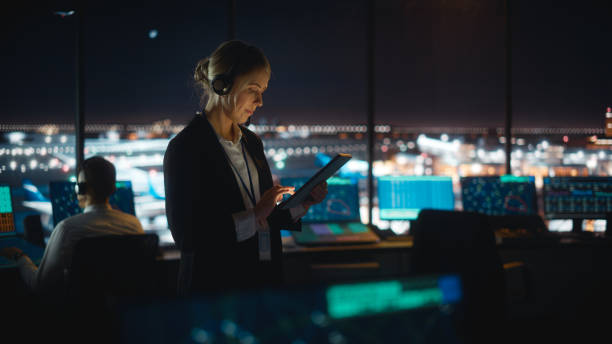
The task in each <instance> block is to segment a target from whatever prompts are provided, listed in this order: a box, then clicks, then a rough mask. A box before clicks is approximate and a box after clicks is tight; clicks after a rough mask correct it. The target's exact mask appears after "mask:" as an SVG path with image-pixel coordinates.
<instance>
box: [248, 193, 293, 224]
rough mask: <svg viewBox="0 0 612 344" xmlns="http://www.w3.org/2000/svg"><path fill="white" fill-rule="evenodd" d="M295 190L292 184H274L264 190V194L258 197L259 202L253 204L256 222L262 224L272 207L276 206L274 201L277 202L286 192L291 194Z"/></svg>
mask: <svg viewBox="0 0 612 344" xmlns="http://www.w3.org/2000/svg"><path fill="white" fill-rule="evenodd" d="M294 191H295V187H293V186H282V185H274V186H273V187H271V188H269V189H268V190H266V192H264V194H263V195H262V196H261V198H260V199H259V202H257V204H256V205H255V208H254V211H255V220H256V221H257V223H259V224H260V225H262V224H263V223H264V222H265V221H266V219H267V218H268V216H269V215H270V213H272V210H274V207H276V203H278V202H279V201H280V200H281V199H282V198H283V195H285V194H288V195H292V194H293V193H294Z"/></svg>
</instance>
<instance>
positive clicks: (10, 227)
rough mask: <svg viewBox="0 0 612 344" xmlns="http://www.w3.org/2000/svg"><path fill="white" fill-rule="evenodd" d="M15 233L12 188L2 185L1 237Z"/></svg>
mask: <svg viewBox="0 0 612 344" xmlns="http://www.w3.org/2000/svg"><path fill="white" fill-rule="evenodd" d="M14 233H15V219H14V217H13V200H12V198H11V188H10V187H9V186H6V185H0V235H3V234H14Z"/></svg>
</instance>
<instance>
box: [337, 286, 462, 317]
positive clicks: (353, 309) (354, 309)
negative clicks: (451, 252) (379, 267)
mask: <svg viewBox="0 0 612 344" xmlns="http://www.w3.org/2000/svg"><path fill="white" fill-rule="evenodd" d="M449 281H450V283H449ZM459 289H460V287H459V282H458V279H456V278H455V279H452V278H451V279H449V278H440V279H438V278H437V277H432V278H423V279H417V280H410V281H401V280H390V281H378V282H366V283H354V284H341V285H334V286H331V287H329V288H328V289H327V291H326V298H327V311H328V314H329V315H330V317H332V318H334V319H342V318H350V317H355V316H364V315H374V314H381V313H391V312H398V311H405V310H410V309H416V308H423V307H432V306H439V305H442V304H445V303H448V302H451V301H456V300H458V299H459V298H460V292H459V291H458V290H459Z"/></svg>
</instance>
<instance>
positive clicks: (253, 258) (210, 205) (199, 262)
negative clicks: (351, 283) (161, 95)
mask: <svg viewBox="0 0 612 344" xmlns="http://www.w3.org/2000/svg"><path fill="white" fill-rule="evenodd" d="M240 129H241V130H242V134H243V136H242V140H244V141H245V146H246V149H247V152H248V154H250V156H251V158H252V159H253V161H254V163H255V165H256V166H257V174H258V176H259V189H260V195H263V193H264V192H265V191H266V190H268V189H269V188H271V187H272V185H273V184H272V174H271V172H270V167H269V166H268V162H267V160H266V157H265V155H264V150H263V144H262V142H261V139H260V138H259V137H258V136H257V135H256V134H255V133H253V132H252V131H250V130H248V129H246V128H244V127H242V126H241V127H240ZM164 186H165V191H166V215H167V217H168V225H169V227H170V231H171V232H172V236H173V238H174V241H175V243H176V245H177V247H178V248H179V249H180V250H181V264H180V268H179V280H178V288H179V293H181V294H185V293H187V292H189V291H203V290H220V289H227V288H244V287H254V286H266V285H277V284H280V283H281V282H282V265H281V254H282V247H281V238H280V230H281V229H288V230H297V231H299V230H301V222H300V221H299V220H298V221H297V222H293V221H292V220H291V215H290V213H289V211H288V210H280V209H278V208H276V209H275V210H274V211H273V212H272V214H271V215H270V216H269V217H268V224H269V225H270V229H271V232H270V239H271V255H272V259H271V261H268V262H260V261H259V249H258V236H257V235H255V236H254V237H252V238H250V239H248V240H246V241H243V242H237V241H236V231H235V228H236V227H235V224H234V220H233V218H232V214H233V213H236V212H239V211H243V210H245V207H244V202H243V200H242V195H241V193H240V189H239V188H240V186H239V185H238V183H237V182H236V178H235V177H234V172H233V170H232V168H231V166H230V164H229V162H228V161H227V158H226V156H225V154H224V152H223V147H222V146H221V143H220V142H219V140H218V138H217V135H216V134H215V131H214V129H213V127H212V126H211V125H210V123H209V122H208V119H206V117H205V116H204V115H196V116H195V118H194V119H193V120H192V121H191V122H190V123H189V124H188V125H187V126H186V127H185V128H184V129H183V130H182V131H181V132H180V133H179V134H178V135H176V137H174V138H173V139H172V140H171V141H170V143H169V144H168V148H167V149H166V153H165V155H164Z"/></svg>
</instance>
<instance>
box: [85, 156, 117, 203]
mask: <svg viewBox="0 0 612 344" xmlns="http://www.w3.org/2000/svg"><path fill="white" fill-rule="evenodd" d="M116 174H117V172H116V171H115V166H114V165H113V164H112V163H111V162H110V161H108V160H106V159H104V158H103V157H100V156H94V157H91V158H89V159H85V160H84V161H83V163H82V164H81V166H80V167H79V175H78V177H77V198H78V200H79V206H80V207H81V208H85V207H87V206H88V205H92V204H101V203H106V202H108V199H109V197H110V195H112V194H113V192H115V178H116Z"/></svg>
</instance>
